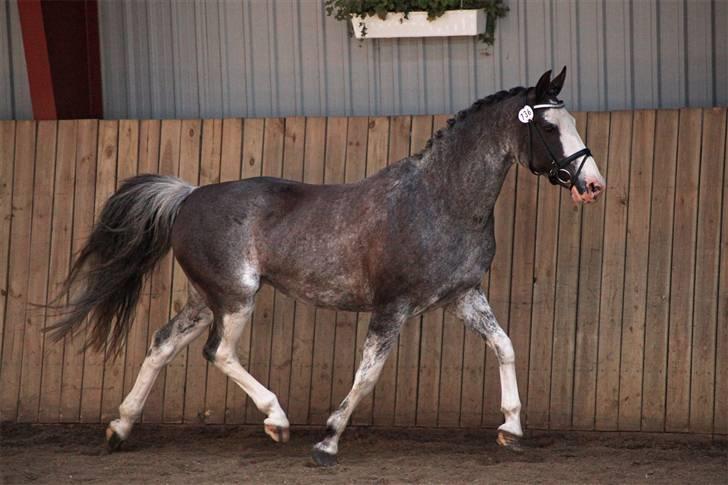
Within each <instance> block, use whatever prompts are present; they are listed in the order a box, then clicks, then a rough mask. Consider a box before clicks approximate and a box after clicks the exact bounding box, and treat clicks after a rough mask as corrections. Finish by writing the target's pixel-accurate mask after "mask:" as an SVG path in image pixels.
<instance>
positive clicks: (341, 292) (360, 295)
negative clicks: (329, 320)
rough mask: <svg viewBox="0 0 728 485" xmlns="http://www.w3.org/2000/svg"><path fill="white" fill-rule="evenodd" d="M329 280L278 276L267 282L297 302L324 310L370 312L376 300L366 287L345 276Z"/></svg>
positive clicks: (331, 277) (330, 277)
mask: <svg viewBox="0 0 728 485" xmlns="http://www.w3.org/2000/svg"><path fill="white" fill-rule="evenodd" d="M327 278H328V279H325V278H303V279H301V280H298V279H295V278H286V277H285V276H283V277H282V276H280V275H277V276H275V277H265V278H264V281H265V282H266V283H269V284H270V285H271V286H273V287H274V288H276V289H278V290H279V291H281V292H283V293H284V294H286V295H288V296H290V297H292V298H295V299H297V300H301V301H304V302H306V303H310V304H312V305H315V306H318V307H324V308H331V309H335V310H344V311H370V310H371V309H372V306H373V305H372V297H371V295H370V294H369V291H368V290H367V288H366V286H365V285H364V286H363V285H361V284H360V283H358V282H354V281H352V279H351V278H347V277H346V276H344V275H341V276H336V275H331V274H329V275H327Z"/></svg>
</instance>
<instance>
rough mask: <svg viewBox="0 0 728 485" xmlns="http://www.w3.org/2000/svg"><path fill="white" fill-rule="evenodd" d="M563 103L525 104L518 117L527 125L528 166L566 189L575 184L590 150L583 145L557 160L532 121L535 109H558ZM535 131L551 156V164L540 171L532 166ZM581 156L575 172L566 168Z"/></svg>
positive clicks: (535, 172) (537, 173)
mask: <svg viewBox="0 0 728 485" xmlns="http://www.w3.org/2000/svg"><path fill="white" fill-rule="evenodd" d="M563 107H564V103H553V104H552V103H549V104H536V105H533V106H530V105H526V106H524V107H523V108H522V109H521V111H519V113H518V119H519V120H521V123H525V124H527V125H528V144H529V152H530V153H529V159H528V168H529V169H530V170H531V172H533V173H534V174H536V175H548V178H549V182H551V183H552V184H553V185H561V186H562V187H566V188H567V189H571V188H572V187H573V186H574V185H576V180H577V178H578V177H579V174H580V173H581V169H582V168H583V167H584V164H585V163H586V160H587V158H589V157H590V156H591V151H590V150H589V149H588V148H586V147H584V148H582V149H581V150H579V151H577V152H575V153H572V154H571V155H569V156H568V157H564V158H562V159H561V160H558V159H557V158H556V156H555V155H554V153H553V152H552V151H551V148H550V147H549V144H548V143H546V139H545V138H544V136H543V133H541V130H540V129H539V127H538V125H537V124H536V123H535V122H534V120H535V116H534V111H535V110H537V109H559V108H563ZM534 131H536V134H537V135H538V139H539V140H541V144H543V146H544V148H545V149H546V151H547V152H548V154H549V157H550V158H551V166H550V167H549V168H548V169H546V170H542V171H538V170H536V169H535V168H534V166H533V132H534ZM580 157H581V163H580V164H579V168H578V169H577V171H576V172H574V173H573V174H572V173H571V172H570V171H569V170H568V169H567V168H566V167H568V166H569V164H570V163H571V162H573V161H574V160H578V159H579V158H580Z"/></svg>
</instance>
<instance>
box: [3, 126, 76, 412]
mask: <svg viewBox="0 0 728 485" xmlns="http://www.w3.org/2000/svg"><path fill="white" fill-rule="evenodd" d="M77 126H78V122H77V121H70V120H63V121H60V122H59V123H58V148H57V150H56V180H55V189H54V191H53V221H52V223H51V248H50V266H49V270H48V298H49V300H50V301H53V299H54V298H56V296H57V295H58V293H59V291H60V289H61V285H62V284H63V280H64V278H65V277H66V275H67V274H68V270H69V265H70V260H71V230H72V226H73V199H74V186H75V184H74V178H75V176H76V166H75V165H76V137H77ZM0 133H1V131H0ZM0 223H1V222H0ZM1 255H2V252H1V251H0V256H1ZM65 302H66V298H63V299H62V300H60V301H58V302H57V303H58V304H63V303H65ZM50 323H53V318H52V316H49V317H47V318H46V325H47V324H50ZM63 347H64V346H63V341H60V342H54V341H53V339H51V338H50V336H49V335H45V342H44V347H43V369H42V371H41V376H42V380H41V387H40V403H39V406H38V421H40V422H42V423H56V422H58V418H59V412H60V406H61V381H62V376H63V374H62V371H63V350H64V348H63Z"/></svg>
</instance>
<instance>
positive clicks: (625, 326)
mask: <svg viewBox="0 0 728 485" xmlns="http://www.w3.org/2000/svg"><path fill="white" fill-rule="evenodd" d="M654 144H655V112H654V111H636V112H635V113H634V131H633V135H632V167H631V172H630V176H629V190H628V216H627V235H626V246H627V247H626V254H625V262H624V310H623V314H622V346H621V347H622V355H621V358H620V372H619V374H620V377H619V422H618V428H619V429H620V430H624V431H639V429H640V422H641V411H642V364H643V358H644V350H643V349H644V338H645V304H646V295H647V260H648V253H649V248H650V239H649V236H650V231H649V227H650V199H651V198H652V165H653V157H652V154H653V151H654ZM610 190H611V188H610Z"/></svg>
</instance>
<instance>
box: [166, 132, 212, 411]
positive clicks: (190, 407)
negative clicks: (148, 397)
mask: <svg viewBox="0 0 728 485" xmlns="http://www.w3.org/2000/svg"><path fill="white" fill-rule="evenodd" d="M201 137H202V123H201V122H200V120H183V121H182V123H181V125H180V137H179V159H178V164H179V165H178V167H176V168H177V176H179V177H180V178H181V179H182V180H185V181H187V182H188V183H191V184H198V183H199V180H200V178H201V177H200V145H201ZM162 162H164V160H163V161H162ZM170 168H172V167H170ZM172 256H173V262H172V281H171V285H172V286H171V288H172V292H171V306H170V310H169V315H168V317H169V318H174V316H175V315H177V313H179V312H180V311H181V310H182V308H183V307H184V305H185V303H186V302H187V294H188V293H187V292H188V288H189V284H188V282H187V277H186V275H185V274H184V272H183V271H182V268H181V267H180V265H179V263H177V261H176V260H174V254H172ZM203 334H204V332H203ZM200 340H204V337H201V338H198V339H195V340H194V341H193V342H192V343H190V345H189V346H188V347H187V348H186V349H182V350H181V351H180V352H179V353H178V354H177V356H176V357H175V358H174V359H172V362H170V363H169V364H167V366H166V379H165V381H164V404H163V414H162V415H163V418H164V422H166V423H181V422H182V421H185V422H191V423H199V422H200V421H204V418H205V381H206V377H207V363H206V361H205V360H204V359H203V358H201V355H202V351H201V346H202V345H203V344H201V343H200V342H199V341H200Z"/></svg>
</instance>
